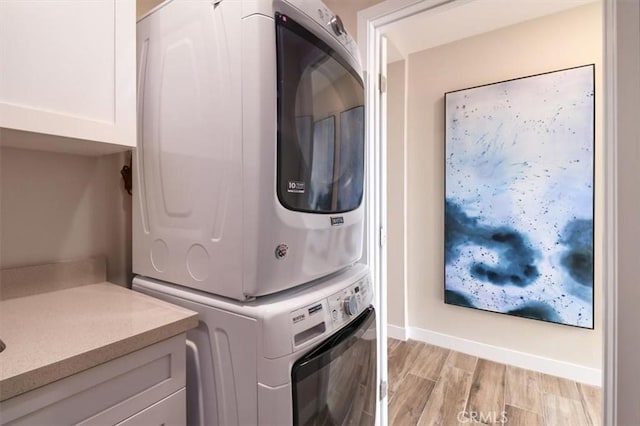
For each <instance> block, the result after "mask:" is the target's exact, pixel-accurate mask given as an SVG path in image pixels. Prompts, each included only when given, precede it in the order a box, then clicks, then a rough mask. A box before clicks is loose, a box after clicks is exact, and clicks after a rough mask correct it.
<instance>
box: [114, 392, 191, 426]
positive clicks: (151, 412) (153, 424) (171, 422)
mask: <svg viewBox="0 0 640 426" xmlns="http://www.w3.org/2000/svg"><path fill="white" fill-rule="evenodd" d="M186 393H187V392H186V390H185V388H182V389H181V390H179V391H178V392H176V393H174V394H173V395H170V396H168V397H166V398H165V399H163V400H162V401H159V402H156V403H155V404H153V405H152V406H151V407H148V408H146V409H144V410H142V411H140V412H139V413H138V414H135V415H133V416H131V417H129V418H128V419H126V420H124V421H123V422H120V423H118V424H117V425H116V426H137V425H141V426H142V425H144V426H181V425H185V424H187V408H186V407H187V400H186Z"/></svg>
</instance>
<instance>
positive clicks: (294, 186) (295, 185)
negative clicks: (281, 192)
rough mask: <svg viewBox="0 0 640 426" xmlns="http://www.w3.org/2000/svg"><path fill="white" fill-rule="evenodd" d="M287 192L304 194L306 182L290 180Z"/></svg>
mask: <svg viewBox="0 0 640 426" xmlns="http://www.w3.org/2000/svg"><path fill="white" fill-rule="evenodd" d="M287 192H293V193H296V194H304V182H298V181H295V180H290V181H289V185H288V186H287Z"/></svg>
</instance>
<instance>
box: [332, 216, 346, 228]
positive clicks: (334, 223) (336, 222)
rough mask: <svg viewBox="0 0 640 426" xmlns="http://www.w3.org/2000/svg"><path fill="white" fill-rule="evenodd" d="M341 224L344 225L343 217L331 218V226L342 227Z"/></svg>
mask: <svg viewBox="0 0 640 426" xmlns="http://www.w3.org/2000/svg"><path fill="white" fill-rule="evenodd" d="M343 224H344V217H342V216H336V217H332V218H331V226H337V225H343Z"/></svg>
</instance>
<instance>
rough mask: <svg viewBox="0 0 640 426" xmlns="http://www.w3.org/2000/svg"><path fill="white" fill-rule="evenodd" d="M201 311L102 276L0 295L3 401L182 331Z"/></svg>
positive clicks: (191, 325) (0, 394)
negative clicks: (74, 283) (87, 281)
mask: <svg viewBox="0 0 640 426" xmlns="http://www.w3.org/2000/svg"><path fill="white" fill-rule="evenodd" d="M197 325H198V318H197V314H196V313H195V312H192V311H190V310H187V309H184V308H181V307H178V306H174V305H171V304H169V303H166V302H163V301H161V300H157V299H154V298H151V297H149V296H146V295H143V294H140V293H136V292H134V291H132V290H129V289H126V288H124V287H121V286H118V285H115V284H111V283H108V282H102V283H98V284H90V285H82V286H78V287H73V288H67V289H62V290H57V291H51V292H47V293H40V294H34V295H28V296H24V297H17V298H12V299H8V300H2V301H0V339H2V341H4V343H5V344H6V345H7V347H6V349H5V350H4V351H3V352H1V353H0V401H3V400H5V399H8V398H11V397H13V396H16V395H19V394H21V393H23V392H27V391H29V390H32V389H35V388H37V387H40V386H43V385H46V384H48V383H51V382H54V381H56V380H59V379H61V378H64V377H67V376H70V375H72V374H75V373H78V372H80V371H83V370H86V369H88V368H91V367H94V366H96V365H98V364H101V363H104V362H107V361H110V360H112V359H114V358H117V357H119V356H122V355H126V354H128V353H130V352H133V351H136V350H138V349H141V348H143V347H145V346H149V345H151V344H154V343H157V342H160V341H162V340H165V339H167V338H169V337H172V336H175V335H178V334H180V333H184V332H185V331H187V330H189V329H191V328H194V327H196V326H197Z"/></svg>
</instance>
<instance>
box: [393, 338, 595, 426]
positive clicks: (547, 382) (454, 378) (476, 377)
mask: <svg viewBox="0 0 640 426" xmlns="http://www.w3.org/2000/svg"><path fill="white" fill-rule="evenodd" d="M388 352H389V370H388V371H389V373H388V377H389V425H391V426H405V425H406V426H413V425H421V426H422V425H442V426H449V425H460V424H468V425H472V424H485V425H491V424H497V425H500V424H506V425H509V426H599V425H601V424H602V415H601V399H602V397H601V390H600V388H599V387H595V386H589V385H585V384H581V383H576V382H572V381H570V380H566V379H562V378H558V377H553V376H549V375H547V374H542V373H538V372H535V371H530V370H525V369H522V368H518V367H513V366H510V365H504V364H499V363H496V362H492V361H488V360H485V359H480V358H476V357H473V356H470V355H466V354H463V353H460V352H455V351H450V350H448V349H444V348H440V347H437V346H433V345H428V344H425V343H422V342H416V341H412V340H409V341H407V342H402V341H400V340H395V339H389V341H388Z"/></svg>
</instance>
